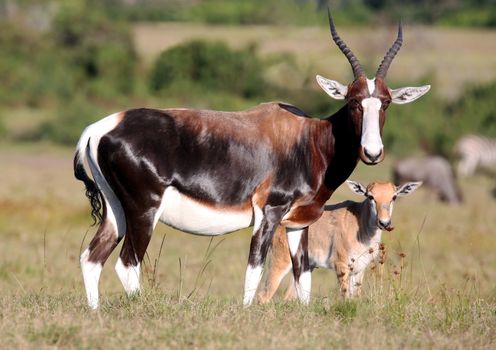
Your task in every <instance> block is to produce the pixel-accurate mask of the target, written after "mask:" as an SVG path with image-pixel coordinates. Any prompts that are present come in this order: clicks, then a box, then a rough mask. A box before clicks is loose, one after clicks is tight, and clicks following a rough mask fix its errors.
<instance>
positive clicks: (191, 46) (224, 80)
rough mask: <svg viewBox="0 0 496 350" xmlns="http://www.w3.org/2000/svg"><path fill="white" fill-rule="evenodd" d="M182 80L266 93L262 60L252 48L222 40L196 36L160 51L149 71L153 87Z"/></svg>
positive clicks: (244, 92)
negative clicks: (231, 46) (230, 45)
mask: <svg viewBox="0 0 496 350" xmlns="http://www.w3.org/2000/svg"><path fill="white" fill-rule="evenodd" d="M182 82H191V83H193V84H195V85H199V86H201V87H202V88H204V89H209V90H217V91H228V92H229V93H232V94H235V95H239V96H242V97H245V98H251V97H255V96H263V95H265V93H266V82H265V80H264V78H263V68H262V64H261V62H260V60H259V59H258V57H257V56H256V55H255V52H254V50H253V49H252V48H248V49H245V50H240V51H234V50H231V49H229V48H228V47H227V45H226V44H224V43H221V42H206V41H200V40H195V41H191V42H188V43H186V44H182V45H179V46H176V47H174V48H171V49H168V50H166V51H164V52H162V53H161V54H160V56H159V57H158V58H157V60H156V61H155V63H154V65H153V68H152V72H151V75H150V87H151V89H152V91H154V92H158V91H161V90H164V89H167V88H170V87H171V86H172V85H175V84H181V83H182Z"/></svg>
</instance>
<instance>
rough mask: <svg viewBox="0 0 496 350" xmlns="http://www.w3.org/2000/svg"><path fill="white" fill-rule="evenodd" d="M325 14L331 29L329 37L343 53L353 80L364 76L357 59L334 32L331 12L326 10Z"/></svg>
mask: <svg viewBox="0 0 496 350" xmlns="http://www.w3.org/2000/svg"><path fill="white" fill-rule="evenodd" d="M327 13H328V15H329V28H330V29H331V36H332V40H334V42H335V43H336V45H337V46H338V47H339V49H340V50H341V52H343V53H344V55H345V56H346V58H347V59H348V61H349V62H350V64H351V68H352V69H353V75H354V76H355V79H356V78H358V77H361V76H364V75H365V74H364V73H363V69H362V66H361V65H360V62H359V61H358V59H357V58H356V57H355V55H354V54H353V52H351V50H350V49H349V48H348V46H346V44H345V43H344V41H343V40H342V39H341V38H340V37H339V35H338V32H337V31H336V27H334V22H333V20H332V16H331V10H330V9H329V8H327Z"/></svg>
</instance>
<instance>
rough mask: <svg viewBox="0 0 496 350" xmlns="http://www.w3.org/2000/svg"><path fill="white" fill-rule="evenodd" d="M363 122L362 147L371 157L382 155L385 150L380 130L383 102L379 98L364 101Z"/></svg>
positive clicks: (369, 98)
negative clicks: (380, 112)
mask: <svg viewBox="0 0 496 350" xmlns="http://www.w3.org/2000/svg"><path fill="white" fill-rule="evenodd" d="M362 107H363V122H362V140H361V142H360V143H361V145H362V147H363V148H364V149H366V150H367V153H368V154H370V155H371V156H375V155H378V154H380V153H381V151H382V149H383V147H384V146H383V144H382V139H381V132H380V128H379V109H380V108H381V100H379V99H378V98H377V97H368V98H364V99H363V100H362Z"/></svg>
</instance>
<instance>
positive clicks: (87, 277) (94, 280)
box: [80, 249, 102, 310]
mask: <svg viewBox="0 0 496 350" xmlns="http://www.w3.org/2000/svg"><path fill="white" fill-rule="evenodd" d="M89 255H90V251H89V250H88V249H86V250H85V251H84V252H83V254H81V259H80V262H81V270H82V271H83V281H84V288H85V289H86V298H87V299H88V305H89V307H90V308H92V309H93V310H96V309H97V308H98V281H99V280H100V274H101V273H102V264H100V263H93V262H90V261H88V256H89Z"/></svg>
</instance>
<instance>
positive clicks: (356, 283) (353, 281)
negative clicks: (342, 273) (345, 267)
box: [348, 270, 365, 297]
mask: <svg viewBox="0 0 496 350" xmlns="http://www.w3.org/2000/svg"><path fill="white" fill-rule="evenodd" d="M364 274H365V270H363V271H361V272H359V273H357V274H355V275H352V276H350V278H349V286H348V289H349V294H350V297H358V296H360V294H361V293H362V281H363V275H364Z"/></svg>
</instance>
